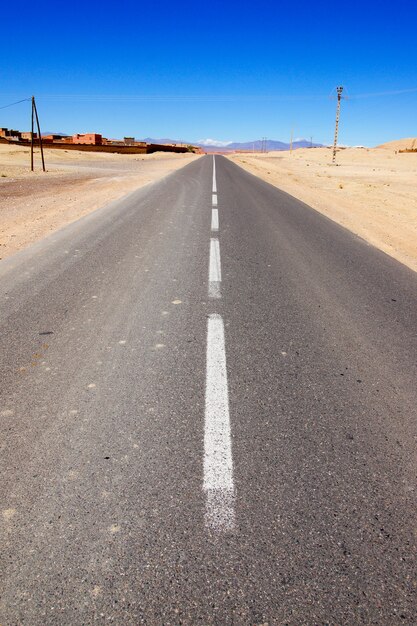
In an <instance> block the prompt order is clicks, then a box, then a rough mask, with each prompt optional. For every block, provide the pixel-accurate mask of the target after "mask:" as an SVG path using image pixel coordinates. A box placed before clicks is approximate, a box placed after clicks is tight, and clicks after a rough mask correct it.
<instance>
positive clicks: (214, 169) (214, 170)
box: [213, 154, 217, 193]
mask: <svg viewBox="0 0 417 626" xmlns="http://www.w3.org/2000/svg"><path fill="white" fill-rule="evenodd" d="M213 193H217V181H216V157H215V156H214V154H213Z"/></svg>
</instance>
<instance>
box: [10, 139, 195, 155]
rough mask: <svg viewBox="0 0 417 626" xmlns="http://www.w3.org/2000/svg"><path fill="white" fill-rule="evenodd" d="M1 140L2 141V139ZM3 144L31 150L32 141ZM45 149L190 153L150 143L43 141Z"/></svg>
mask: <svg viewBox="0 0 417 626" xmlns="http://www.w3.org/2000/svg"><path fill="white" fill-rule="evenodd" d="M0 139H2V138H1V137H0ZM1 143H8V144H9V145H13V146H24V147H25V148H30V141H7V139H5V140H4V142H3V141H2V142H1ZM33 145H34V146H35V148H39V140H38V139H35V140H34V142H33ZM42 145H43V147H44V148H45V149H46V148H52V149H53V150H81V152H111V153H113V154H150V153H152V152H181V153H184V152H188V148H185V147H184V146H168V145H164V144H157V143H148V144H146V146H107V145H104V146H95V145H94V144H87V143H75V144H74V143H55V142H52V141H42Z"/></svg>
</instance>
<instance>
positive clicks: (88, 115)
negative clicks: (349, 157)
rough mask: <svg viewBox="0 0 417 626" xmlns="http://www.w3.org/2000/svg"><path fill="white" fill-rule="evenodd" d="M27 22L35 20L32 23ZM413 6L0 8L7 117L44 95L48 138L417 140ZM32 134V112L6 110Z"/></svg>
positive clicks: (1, 113)
mask: <svg viewBox="0 0 417 626" xmlns="http://www.w3.org/2000/svg"><path fill="white" fill-rule="evenodd" d="M30 16H31V19H30ZM416 23H417V7H416V4H415V2H412V1H409V2H404V1H401V0H399V1H396V2H394V1H392V0H390V1H388V2H387V1H385V2H384V1H383V0H382V1H381V0H380V1H378V2H375V1H373V0H372V1H368V2H366V0H364V1H362V2H356V1H352V0H349V1H345V2H339V3H338V2H336V1H334V2H328V1H325V2H321V1H320V0H318V1H316V2H313V1H312V0H305V1H304V0H303V1H297V0H294V1H293V2H291V1H286V2H280V1H279V0H275V1H274V2H270V1H262V0H258V1H257V2H256V1H255V0H254V1H252V2H248V1H246V0H240V1H239V2H228V1H227V0H222V1H219V0H212V1H210V2H208V1H205V2H203V1H201V0H200V1H198V0H194V1H189V0H182V1H180V0H177V1H176V2H165V1H158V0H154V1H153V2H143V1H140V0H135V1H134V2H132V1H130V0H128V1H123V0H121V1H119V2H117V1H116V2H114V1H113V2H107V1H106V0H103V1H101V2H96V1H89V0H84V1H83V2H80V1H79V0H72V1H71V2H65V3H64V2H57V1H56V0H54V2H52V1H50V2H42V1H41V2H37V3H36V2H33V3H29V2H14V3H11V2H9V3H7V4H6V5H3V6H2V24H3V26H2V31H1V38H0V52H1V55H0V58H1V73H0V106H1V105H3V104H8V103H9V102H12V101H14V100H19V99H20V98H23V97H25V96H30V95H32V94H35V96H36V97H37V101H38V108H39V113H40V117H41V122H42V126H43V129H45V130H51V131H62V132H68V133H73V132H92V131H95V132H100V133H102V134H104V135H105V136H108V137H119V136H123V135H134V136H136V137H138V138H139V137H145V136H152V137H172V138H177V139H186V140H193V141H196V140H200V139H205V138H212V139H216V140H222V141H241V140H252V139H256V138H260V137H262V136H267V137H269V138H271V139H272V138H273V139H281V140H288V139H289V135H290V131H291V126H294V134H295V136H296V137H310V136H313V138H314V140H315V141H322V142H330V141H331V139H332V133H333V124H334V108H335V103H334V101H332V100H330V99H329V98H328V96H329V94H330V92H331V91H332V89H333V88H334V87H335V86H336V85H338V84H342V85H345V86H346V89H347V92H348V94H350V95H351V96H355V95H360V94H368V93H375V92H376V93H379V92H387V91H388V92H389V91H396V90H406V89H410V90H411V89H415V91H414V92H409V93H403V94H397V95H385V96H375V97H364V98H353V97H352V98H351V99H350V100H348V101H347V102H344V103H343V110H342V120H341V131H340V141H341V143H345V144H365V145H374V144H377V143H379V142H383V141H387V140H391V139H396V138H400V137H410V136H417V40H416ZM0 126H7V127H16V128H19V129H21V130H28V128H29V107H28V105H27V104H20V105H18V106H15V107H11V108H7V109H3V110H0Z"/></svg>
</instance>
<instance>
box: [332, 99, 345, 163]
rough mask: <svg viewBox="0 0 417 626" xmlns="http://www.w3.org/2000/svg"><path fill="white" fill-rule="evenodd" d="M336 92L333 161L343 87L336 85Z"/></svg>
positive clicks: (334, 161) (334, 160)
mask: <svg viewBox="0 0 417 626" xmlns="http://www.w3.org/2000/svg"><path fill="white" fill-rule="evenodd" d="M336 92H337V105H336V125H335V129H334V142H333V159H332V162H333V163H336V148H337V136H338V134H339V118H340V101H341V100H342V92H343V87H336Z"/></svg>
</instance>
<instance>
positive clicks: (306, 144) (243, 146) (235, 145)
mask: <svg viewBox="0 0 417 626" xmlns="http://www.w3.org/2000/svg"><path fill="white" fill-rule="evenodd" d="M142 141H146V142H148V143H185V144H190V145H193V146H200V147H201V148H203V149H204V150H205V151H206V152H232V151H234V150H254V151H255V152H260V151H261V150H262V148H264V150H265V149H266V150H267V151H268V152H269V151H274V150H289V149H290V144H289V143H285V142H284V141H276V140H274V139H267V141H266V146H265V145H264V144H263V142H262V140H260V139H256V140H255V141H243V142H238V141H233V142H231V143H225V144H223V145H214V142H213V141H212V140H207V142H205V141H200V142H195V141H194V142H193V141H179V140H178V139H177V140H175V139H169V138H166V137H164V138H162V139H154V138H152V137H145V139H143V140H142ZM219 144H220V142H219ZM292 146H293V148H294V150H296V149H297V148H310V147H313V148H321V147H322V146H323V144H321V143H314V142H313V143H311V142H310V141H307V139H300V140H298V141H293V144H292Z"/></svg>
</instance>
